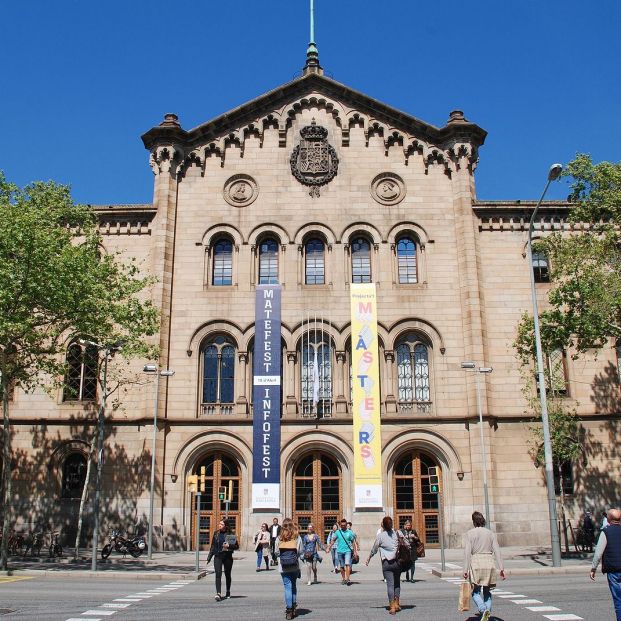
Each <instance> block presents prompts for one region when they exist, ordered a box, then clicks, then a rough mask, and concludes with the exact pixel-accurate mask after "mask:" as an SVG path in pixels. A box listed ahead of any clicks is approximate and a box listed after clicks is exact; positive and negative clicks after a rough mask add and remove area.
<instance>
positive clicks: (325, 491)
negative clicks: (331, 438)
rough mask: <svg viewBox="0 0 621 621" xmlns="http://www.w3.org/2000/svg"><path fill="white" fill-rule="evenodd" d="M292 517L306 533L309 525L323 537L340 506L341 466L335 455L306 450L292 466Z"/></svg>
mask: <svg viewBox="0 0 621 621" xmlns="http://www.w3.org/2000/svg"><path fill="white" fill-rule="evenodd" d="M292 496H293V520H294V521H295V522H297V523H298V524H299V526H300V531H301V532H302V533H305V532H306V530H307V528H308V525H309V524H311V523H312V524H313V525H314V526H315V532H316V533H317V534H318V535H319V536H320V537H322V540H323V541H325V540H326V536H327V534H328V532H329V531H330V530H331V529H332V525H333V524H335V523H336V522H338V520H339V518H340V516H341V515H342V509H343V489H342V485H341V469H340V467H339V464H338V462H337V461H336V459H334V457H332V456H331V455H328V454H327V453H323V452H321V451H313V452H310V453H306V454H305V455H303V456H302V457H301V458H300V459H299V460H297V461H296V463H295V466H294V468H293V495H292Z"/></svg>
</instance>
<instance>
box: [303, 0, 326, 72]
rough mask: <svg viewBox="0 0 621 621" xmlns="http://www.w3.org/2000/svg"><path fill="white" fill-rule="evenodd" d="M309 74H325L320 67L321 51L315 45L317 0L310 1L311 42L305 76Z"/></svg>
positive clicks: (307, 52)
mask: <svg viewBox="0 0 621 621" xmlns="http://www.w3.org/2000/svg"><path fill="white" fill-rule="evenodd" d="M307 73H319V74H320V75H321V74H323V69H322V68H321V66H320V65H319V50H318V49H317V46H316V45H315V0H310V41H309V43H308V47H307V48H306V64H305V65H304V75H306V74H307Z"/></svg>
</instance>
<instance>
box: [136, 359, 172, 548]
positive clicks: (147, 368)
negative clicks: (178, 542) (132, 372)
mask: <svg viewBox="0 0 621 621" xmlns="http://www.w3.org/2000/svg"><path fill="white" fill-rule="evenodd" d="M142 370H143V371H144V372H145V373H147V374H149V375H155V398H154V400H155V403H154V407H153V440H152V448H151V490H150V496H149V534H148V542H147V546H148V558H149V560H151V559H152V558H153V512H154V504H155V451H156V448H157V410H158V408H159V397H160V377H172V376H173V375H174V374H175V372H174V371H170V370H169V369H162V370H160V369H159V368H158V366H157V365H156V364H145V365H144V368H143V369H142Z"/></svg>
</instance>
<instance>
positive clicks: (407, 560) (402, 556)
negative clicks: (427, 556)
mask: <svg viewBox="0 0 621 621" xmlns="http://www.w3.org/2000/svg"><path fill="white" fill-rule="evenodd" d="M397 539H398V543H397V555H396V559H397V563H399V567H401V569H409V568H410V566H411V565H412V554H411V552H410V548H408V546H407V545H406V543H405V541H404V539H403V537H402V536H401V535H400V534H399V533H398V532H397Z"/></svg>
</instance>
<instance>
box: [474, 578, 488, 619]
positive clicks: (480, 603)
mask: <svg viewBox="0 0 621 621" xmlns="http://www.w3.org/2000/svg"><path fill="white" fill-rule="evenodd" d="M481 589H483V595H481ZM472 599H473V600H474V603H475V605H476V607H477V608H478V609H479V612H480V613H484V612H485V611H486V610H489V611H490V612H491V610H492V592H491V591H490V588H489V587H486V586H484V587H482V586H479V585H478V584H475V585H473V587H472Z"/></svg>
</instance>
